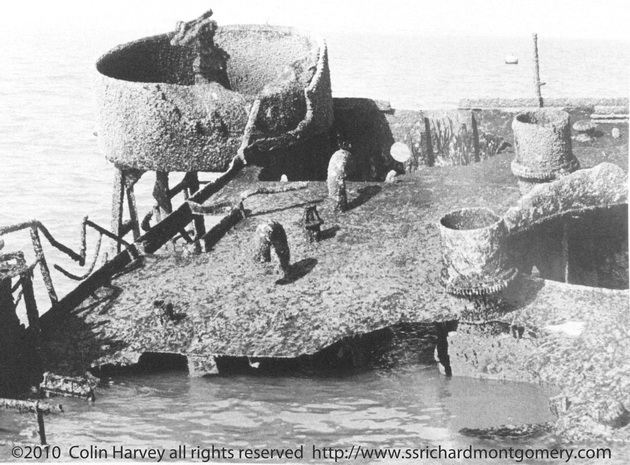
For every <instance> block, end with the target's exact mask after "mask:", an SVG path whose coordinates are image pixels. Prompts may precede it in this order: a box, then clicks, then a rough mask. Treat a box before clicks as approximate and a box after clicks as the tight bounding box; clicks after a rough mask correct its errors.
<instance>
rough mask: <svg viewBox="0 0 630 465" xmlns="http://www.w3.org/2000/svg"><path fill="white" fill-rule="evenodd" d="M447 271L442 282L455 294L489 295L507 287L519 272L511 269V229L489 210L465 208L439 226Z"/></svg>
mask: <svg viewBox="0 0 630 465" xmlns="http://www.w3.org/2000/svg"><path fill="white" fill-rule="evenodd" d="M438 227H439V229H440V236H441V240H442V262H443V265H444V268H443V269H442V272H441V275H440V282H441V284H442V285H443V286H444V287H445V288H446V290H447V292H449V293H451V294H455V295H487V294H493V293H496V292H498V291H500V290H501V289H503V288H505V287H506V286H507V285H508V284H509V282H511V281H512V280H513V279H514V278H515V277H516V273H517V270H516V269H515V268H512V267H510V266H509V263H508V256H507V251H506V238H507V229H506V227H505V223H504V222H503V219H502V218H500V217H498V216H497V215H496V214H495V213H494V212H493V211H492V210H489V209H487V208H464V209H461V210H456V211H453V212H450V213H448V214H446V215H444V216H443V217H442V218H441V219H440V221H439V223H438Z"/></svg>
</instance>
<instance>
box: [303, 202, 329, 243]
mask: <svg viewBox="0 0 630 465" xmlns="http://www.w3.org/2000/svg"><path fill="white" fill-rule="evenodd" d="M302 222H303V225H304V236H305V237H306V242H319V240H320V239H321V234H322V231H321V228H322V224H324V220H322V219H321V218H320V216H319V213H318V212H317V205H310V206H308V207H306V208H305V209H304V216H303V218H302Z"/></svg>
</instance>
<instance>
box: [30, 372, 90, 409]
mask: <svg viewBox="0 0 630 465" xmlns="http://www.w3.org/2000/svg"><path fill="white" fill-rule="evenodd" d="M99 382H100V380H99V379H98V378H96V377H95V376H92V375H91V374H90V373H86V374H85V375H84V376H77V377H68V376H59V375H56V374H54V373H50V372H46V373H44V379H43V381H42V382H41V384H40V385H39V390H40V392H42V393H44V394H45V395H47V396H50V395H53V396H64V397H80V398H84V399H86V400H89V401H92V402H93V401H94V400H96V396H95V395H94V389H95V388H96V387H97V386H98V384H99Z"/></svg>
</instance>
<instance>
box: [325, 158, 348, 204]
mask: <svg viewBox="0 0 630 465" xmlns="http://www.w3.org/2000/svg"><path fill="white" fill-rule="evenodd" d="M349 158H350V152H348V151H347V150H343V149H342V150H337V151H336V152H335V153H333V155H332V157H330V162H329V163H328V177H327V179H326V182H327V183H328V197H329V198H330V199H331V200H332V202H333V209H334V210H335V211H341V212H343V211H346V210H347V209H348V197H347V195H346V165H347V164H348V159H349Z"/></svg>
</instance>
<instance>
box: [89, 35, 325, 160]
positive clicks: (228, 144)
mask: <svg viewBox="0 0 630 465" xmlns="http://www.w3.org/2000/svg"><path fill="white" fill-rule="evenodd" d="M173 39H175V44H172V43H171V41H172V40H173ZM213 40H214V45H215V49H218V48H220V49H221V50H223V51H224V52H225V53H226V54H227V56H228V59H227V78H228V80H229V86H228V87H226V86H225V85H222V84H221V83H220V82H204V83H198V84H195V71H194V69H196V68H195V67H194V66H193V62H194V61H195V57H196V54H197V51H196V50H195V47H191V46H188V45H178V43H179V42H178V41H177V40H176V37H175V35H174V34H173V33H171V34H163V35H158V36H154V37H148V38H145V39H140V40H137V41H135V42H131V43H128V44H125V45H121V46H119V47H117V48H115V49H113V50H111V51H110V52H108V53H106V54H105V55H104V56H103V57H101V58H100V59H99V60H98V62H97V65H96V67H97V70H98V72H99V78H98V80H97V85H96V94H97V106H98V109H99V113H98V134H99V144H100V147H101V149H102V151H103V152H104V154H105V156H106V157H107V159H108V160H110V161H112V162H114V163H117V164H120V165H123V166H125V167H128V168H137V169H144V170H155V171H219V170H225V169H226V168H227V166H228V164H229V162H230V161H231V159H232V158H233V157H234V156H235V155H236V153H237V151H238V149H239V147H240V145H241V139H242V136H243V132H244V130H245V127H246V124H247V121H248V116H249V114H250V110H251V107H252V105H253V103H254V102H255V101H256V100H260V111H258V112H257V118H256V120H255V130H254V131H253V134H252V138H251V139H252V140H251V141H250V142H251V145H252V146H254V147H258V148H260V149H261V150H270V149H272V148H274V147H279V146H287V145H291V144H293V143H295V142H296V141H297V140H298V139H304V138H308V137H310V136H313V135H316V134H321V133H325V132H326V131H327V130H328V128H329V126H330V125H331V124H332V116H333V114H332V97H331V89H330V75H329V70H328V58H327V51H326V45H325V43H324V42H323V40H321V39H319V38H316V37H313V36H310V35H307V34H304V33H300V32H298V31H296V30H294V29H290V28H282V27H272V26H255V25H248V26H225V27H219V28H218V29H217V30H216V31H215V32H214V35H213ZM219 81H220V80H219ZM223 84H225V83H223Z"/></svg>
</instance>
